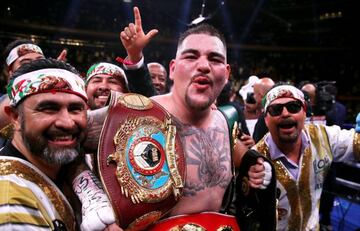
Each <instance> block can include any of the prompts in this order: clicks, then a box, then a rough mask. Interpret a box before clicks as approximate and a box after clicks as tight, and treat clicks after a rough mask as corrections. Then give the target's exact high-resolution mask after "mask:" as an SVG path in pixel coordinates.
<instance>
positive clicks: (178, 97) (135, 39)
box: [120, 7, 271, 216]
mask: <svg viewBox="0 0 360 231" xmlns="http://www.w3.org/2000/svg"><path fill="white" fill-rule="evenodd" d="M134 15H135V24H134V23H130V24H129V26H128V27H126V28H125V29H124V30H123V31H122V32H121V34H120V38H121V41H122V44H123V45H124V47H125V49H126V51H127V53H128V57H127V58H128V60H129V61H130V62H132V63H135V65H137V66H138V67H139V66H140V65H138V63H143V56H142V50H143V48H144V47H145V45H146V44H147V43H148V42H149V41H150V39H151V36H150V35H149V34H150V33H151V34H154V33H157V30H151V31H150V32H149V33H148V34H146V35H145V34H144V32H143V30H142V25H141V18H140V13H139V10H138V8H136V7H135V8H134ZM133 57H136V58H133ZM229 75H230V65H229V64H228V63H227V55H226V43H225V39H224V37H223V36H222V35H221V33H220V32H219V31H218V30H217V29H215V28H214V27H212V26H210V25H208V24H200V25H198V26H196V27H194V28H190V29H188V30H187V31H185V32H184V33H183V34H182V35H181V36H180V38H179V40H178V45H177V52H176V57H175V58H174V59H173V60H171V62H170V67H169V77H170V79H171V80H172V81H173V87H172V90H171V91H170V92H169V93H167V94H163V95H157V96H154V97H152V99H153V100H155V101H156V102H157V103H159V104H160V105H162V106H163V107H164V108H165V109H166V110H167V111H168V112H169V113H171V114H172V115H173V116H174V117H175V123H176V127H177V132H178V133H179V134H180V137H181V141H182V144H183V149H184V150H185V156H186V180H185V186H184V192H183V197H182V198H181V199H180V201H179V202H178V203H177V205H176V206H175V207H174V208H173V209H172V210H171V212H170V214H169V216H175V215H184V214H194V213H201V212H209V211H211V212H219V211H220V209H221V205H222V201H223V197H224V194H225V191H226V189H227V188H228V186H229V184H230V182H231V179H232V164H233V163H232V156H231V150H232V148H233V147H232V146H231V145H230V138H231V137H230V136H229V130H228V125H227V121H226V119H225V117H224V116H223V114H222V113H221V112H220V111H218V110H216V109H214V108H213V107H212V104H213V103H214V102H215V100H216V99H217V97H218V96H219V94H220V92H221V90H222V89H223V87H224V86H225V84H226V83H227V81H228V78H229ZM129 78H131V77H129ZM246 150H248V148H247V147H246V146H245V145H243V144H241V143H240V142H237V145H236V150H235V153H236V154H234V156H233V158H234V162H235V165H238V164H239V162H240V159H241V157H242V154H244V153H245V152H246ZM266 164H267V163H266ZM266 164H264V160H263V159H261V158H259V159H258V162H257V164H255V165H253V167H252V168H251V170H252V175H251V177H250V185H251V186H257V187H259V188H260V187H266V185H267V184H268V183H269V182H268V181H266V180H264V179H265V178H267V177H269V178H271V171H265V167H264V165H266ZM268 169H271V167H270V165H269V168H268ZM269 172H270V173H269ZM269 174H270V176H269Z"/></svg>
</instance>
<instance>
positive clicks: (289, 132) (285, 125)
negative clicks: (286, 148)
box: [265, 98, 306, 145]
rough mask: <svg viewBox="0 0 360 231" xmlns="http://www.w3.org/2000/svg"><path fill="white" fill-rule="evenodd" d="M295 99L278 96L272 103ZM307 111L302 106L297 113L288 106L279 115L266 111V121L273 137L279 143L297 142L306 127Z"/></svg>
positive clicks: (282, 102)
mask: <svg viewBox="0 0 360 231" xmlns="http://www.w3.org/2000/svg"><path fill="white" fill-rule="evenodd" d="M291 101H295V100H294V99H293V98H278V99H276V100H274V101H273V102H271V104H270V105H269V107H270V106H271V105H275V104H285V103H288V102H291ZM305 118H306V112H305V110H304V108H303V107H302V108H301V110H300V111H299V112H297V113H290V112H289V111H288V110H287V108H286V107H284V108H283V110H282V112H281V114H280V115H278V116H271V115H270V114H269V112H267V113H266V117H265V123H266V126H267V127H268V128H269V131H270V133H271V136H272V138H273V139H274V141H275V143H276V144H277V145H279V144H282V143H284V144H289V143H290V144H291V143H296V141H298V139H300V134H301V131H302V129H303V128H304V122H305Z"/></svg>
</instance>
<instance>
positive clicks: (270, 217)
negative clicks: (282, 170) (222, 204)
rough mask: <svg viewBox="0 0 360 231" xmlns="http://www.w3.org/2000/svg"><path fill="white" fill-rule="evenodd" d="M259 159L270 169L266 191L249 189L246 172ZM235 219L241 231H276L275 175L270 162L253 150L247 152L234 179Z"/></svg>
mask: <svg viewBox="0 0 360 231" xmlns="http://www.w3.org/2000/svg"><path fill="white" fill-rule="evenodd" d="M259 157H261V158H263V159H264V161H266V162H268V163H269V164H270V165H271V166H272V168H271V173H272V177H271V181H270V184H269V185H268V186H267V187H266V189H254V188H251V187H250V184H249V176H248V171H249V169H250V167H251V166H252V165H255V164H256V162H257V159H258V158H259ZM235 206H236V219H237V221H238V224H239V225H240V228H241V230H243V231H247V230H249V231H250V230H251V231H272V230H274V231H275V229H276V174H275V168H274V166H273V164H272V163H271V161H269V160H268V159H267V158H266V157H265V156H263V155H261V154H260V153H258V152H257V151H255V150H252V149H250V150H248V151H247V152H246V153H245V154H244V156H243V158H242V160H241V164H240V167H239V174H238V176H237V179H236V202H235Z"/></svg>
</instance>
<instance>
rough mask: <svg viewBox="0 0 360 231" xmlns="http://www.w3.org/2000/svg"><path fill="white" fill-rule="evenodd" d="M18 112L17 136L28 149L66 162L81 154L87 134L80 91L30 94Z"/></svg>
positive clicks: (45, 158) (49, 159)
mask: <svg viewBox="0 0 360 231" xmlns="http://www.w3.org/2000/svg"><path fill="white" fill-rule="evenodd" d="M18 107H19V108H18V116H14V117H13V119H14V121H15V123H14V124H15V130H17V131H18V132H15V135H14V140H16V141H17V142H19V141H20V142H22V143H24V146H25V148H26V149H27V151H26V152H28V153H31V155H34V156H37V157H39V158H40V159H41V160H43V161H44V162H45V163H47V164H55V165H63V164H67V163H69V162H71V161H73V160H74V159H75V158H76V157H77V156H78V154H79V150H80V143H81V142H82V141H83V140H84V138H85V133H86V132H85V131H86V108H87V105H86V103H85V101H84V100H83V99H82V98H80V97H79V96H77V95H74V94H69V93H62V92H57V93H55V94H53V93H41V94H35V95H32V96H29V97H27V98H25V99H24V101H23V102H22V103H21V105H19V106H18ZM13 115H15V114H13Z"/></svg>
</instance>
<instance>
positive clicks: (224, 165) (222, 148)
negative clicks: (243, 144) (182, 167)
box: [176, 121, 231, 196]
mask: <svg viewBox="0 0 360 231" xmlns="http://www.w3.org/2000/svg"><path fill="white" fill-rule="evenodd" d="M176 123H177V127H178V128H179V133H180V136H181V140H182V143H183V145H184V147H185V152H186V164H187V165H188V166H189V165H191V166H196V167H197V177H196V178H197V180H196V181H190V180H189V178H188V179H187V180H186V183H185V190H184V195H185V196H194V195H195V194H196V193H197V192H198V191H201V190H204V189H205V188H211V187H216V186H219V187H221V188H223V189H226V188H227V186H228V184H229V182H230V180H231V174H229V173H230V172H231V167H230V166H231V164H230V147H229V135H228V131H227V130H226V129H224V128H221V126H219V127H209V128H207V129H205V130H204V129H199V128H196V127H193V126H190V125H184V124H181V123H179V121H176ZM191 179H193V178H191Z"/></svg>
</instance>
